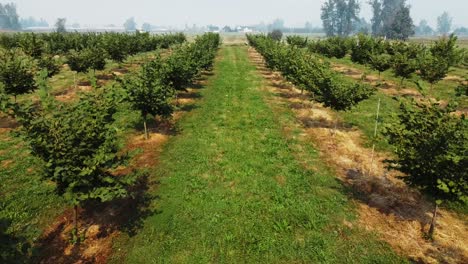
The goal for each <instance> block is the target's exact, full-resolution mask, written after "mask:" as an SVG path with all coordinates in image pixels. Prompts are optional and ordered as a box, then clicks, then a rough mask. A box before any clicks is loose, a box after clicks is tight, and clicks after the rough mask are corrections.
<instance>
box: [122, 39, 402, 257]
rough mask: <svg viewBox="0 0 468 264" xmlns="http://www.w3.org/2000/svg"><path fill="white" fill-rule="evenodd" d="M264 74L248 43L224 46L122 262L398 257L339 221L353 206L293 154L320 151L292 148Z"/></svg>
mask: <svg viewBox="0 0 468 264" xmlns="http://www.w3.org/2000/svg"><path fill="white" fill-rule="evenodd" d="M262 82H263V80H262V79H261V77H260V76H259V75H258V74H257V73H256V71H255V68H254V66H253V65H252V64H251V63H250V61H249V59H248V53H247V47H244V46H225V47H223V48H222V49H221V51H220V55H219V58H218V61H217V63H216V65H215V70H214V76H212V77H211V78H210V81H209V84H208V85H207V87H206V88H205V89H203V91H202V95H203V99H201V100H200V102H199V103H198V106H199V107H198V108H197V109H195V110H193V111H192V112H191V113H190V114H188V115H187V116H186V117H185V118H183V119H182V120H181V121H180V122H179V128H180V134H179V135H177V136H175V137H174V138H172V140H170V141H169V143H167V145H166V146H165V148H164V151H163V153H162V155H161V160H160V165H159V167H158V169H157V171H155V172H154V174H155V175H154V176H155V177H157V178H159V179H161V185H160V186H159V187H158V190H157V191H156V193H155V194H157V195H159V197H160V198H159V199H158V200H156V201H155V207H156V212H155V213H154V214H153V215H152V216H150V217H149V218H147V219H146V221H145V223H144V227H143V228H142V229H141V230H139V232H138V234H137V235H136V236H135V237H133V238H131V239H130V240H129V241H128V243H127V244H124V245H119V247H120V248H121V250H123V251H124V252H125V253H123V254H121V256H124V257H125V262H127V263H401V262H402V259H400V258H399V257H398V256H396V254H395V253H393V252H392V251H391V250H390V249H389V247H388V246H386V245H385V244H383V243H380V242H378V241H377V240H376V239H375V238H374V237H373V236H372V235H370V234H367V233H365V232H363V231H362V230H358V229H356V228H353V227H349V226H351V225H352V224H349V223H348V224H347V225H345V224H344V223H345V221H348V222H350V223H353V217H354V210H353V207H352V205H351V202H349V201H348V198H347V196H346V194H345V191H344V190H343V187H341V185H340V184H339V183H338V182H337V181H336V180H335V178H334V177H333V176H332V175H330V174H329V173H328V172H327V171H326V170H323V172H313V171H310V170H307V169H306V168H305V167H304V166H303V165H301V163H300V161H298V160H297V157H298V156H309V157H310V158H311V159H315V160H316V159H317V153H316V152H315V151H314V150H313V149H309V148H303V150H302V151H303V153H297V151H298V150H297V148H294V147H292V146H294V145H295V144H296V143H297V142H294V140H293V139H288V138H287V137H285V136H284V135H283V133H282V131H283V124H282V123H281V120H282V119H281V118H278V113H277V112H276V113H274V112H273V110H272V109H271V107H270V106H269V104H268V103H267V102H266V98H268V96H271V95H269V94H268V93H267V92H266V91H264V90H262V89H261V86H262ZM282 111H284V112H283V113H280V114H279V115H282V116H284V117H285V118H286V119H287V117H288V115H289V110H288V109H286V108H284V109H283V110H282ZM317 162H318V161H317ZM316 167H318V168H320V167H323V165H320V164H317V166H316ZM319 171H320V170H319ZM120 261H121V260H118V262H120Z"/></svg>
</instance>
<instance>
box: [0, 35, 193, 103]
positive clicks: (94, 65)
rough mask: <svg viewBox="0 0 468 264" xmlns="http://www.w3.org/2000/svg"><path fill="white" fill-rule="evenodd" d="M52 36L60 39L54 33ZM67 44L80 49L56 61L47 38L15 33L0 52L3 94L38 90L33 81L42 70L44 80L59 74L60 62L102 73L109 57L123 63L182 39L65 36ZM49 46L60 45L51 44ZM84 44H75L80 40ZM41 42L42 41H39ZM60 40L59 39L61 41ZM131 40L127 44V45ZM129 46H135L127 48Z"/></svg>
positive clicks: (180, 37)
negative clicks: (44, 74)
mask: <svg viewBox="0 0 468 264" xmlns="http://www.w3.org/2000/svg"><path fill="white" fill-rule="evenodd" d="M54 35H55V36H59V35H56V34H54ZM66 35H67V37H65V38H69V39H68V41H67V42H70V43H75V44H76V47H79V49H76V50H75V49H72V50H70V51H68V50H67V53H66V54H65V57H66V60H65V61H64V60H61V59H57V58H56V57H55V56H54V55H53V54H48V53H45V52H44V51H45V50H46V49H45V48H44V47H45V46H47V45H49V44H47V43H49V42H45V41H43V38H48V37H51V36H49V35H46V34H44V35H37V34H15V35H11V36H8V37H7V38H11V39H15V40H16V41H15V42H9V43H16V44H15V45H12V46H13V47H12V48H9V49H0V82H1V83H3V86H4V91H5V92H6V93H7V94H9V95H12V96H14V97H16V96H17V95H21V94H25V93H28V92H31V91H34V90H36V89H37V85H36V84H35V78H36V77H37V75H38V73H39V72H41V71H42V70H47V77H51V76H53V75H55V74H57V73H58V72H59V71H60V68H61V65H62V63H63V62H67V63H68V65H69V66H70V68H71V70H73V71H76V72H87V71H89V70H94V71H96V70H102V69H104V67H105V65H106V59H108V58H110V59H113V60H115V61H117V62H122V61H123V60H124V59H125V58H126V57H127V56H129V55H131V54H135V53H138V52H142V51H149V50H152V49H155V48H168V47H169V46H171V45H174V44H182V43H183V42H184V41H185V36H184V35H181V34H175V35H162V36H155V37H153V36H148V35H146V34H136V35H126V34H113V33H112V34H101V35H97V34H83V35H81V36H80V34H75V33H73V34H66ZM53 39H54V37H51V39H50V40H48V41H50V43H53V44H52V45H54V46H61V44H60V43H55V42H54V40H53ZM80 39H81V40H83V43H82V44H80V45H78V43H79V40H80ZM41 40H42V41H41ZM61 40H63V39H62V38H59V39H58V41H59V42H60V41H61ZM129 40H132V41H130V42H126V41H129ZM129 43H130V44H132V43H133V44H134V46H132V47H130V46H129ZM137 43H138V45H137Z"/></svg>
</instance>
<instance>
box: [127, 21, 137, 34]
mask: <svg viewBox="0 0 468 264" xmlns="http://www.w3.org/2000/svg"><path fill="white" fill-rule="evenodd" d="M136 27H137V24H136V22H135V18H134V17H131V18H129V19H127V21H125V23H124V28H125V31H127V32H130V31H136Z"/></svg>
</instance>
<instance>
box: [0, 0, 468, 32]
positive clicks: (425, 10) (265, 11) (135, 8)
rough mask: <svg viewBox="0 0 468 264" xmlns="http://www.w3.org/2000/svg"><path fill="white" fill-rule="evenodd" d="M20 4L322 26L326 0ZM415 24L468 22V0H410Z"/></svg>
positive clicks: (81, 17) (95, 18) (36, 12)
mask: <svg viewBox="0 0 468 264" xmlns="http://www.w3.org/2000/svg"><path fill="white" fill-rule="evenodd" d="M0 2H1V3H7V2H13V3H16V4H17V8H18V13H19V15H20V16H21V17H28V16H34V17H36V18H44V19H46V20H47V21H48V22H49V23H51V24H53V22H54V21H55V20H56V19H57V18H58V17H66V18H67V20H68V22H69V23H74V22H78V23H81V24H82V25H105V24H116V25H121V24H122V23H123V22H124V21H125V20H126V19H127V18H128V17H132V16H133V17H135V19H136V21H137V23H139V24H140V25H141V24H142V23H143V22H149V23H151V24H155V25H165V26H169V25H173V26H179V27H181V26H183V25H184V24H186V23H187V24H189V25H192V24H197V25H207V24H215V25H220V26H223V25H246V24H247V25H248V24H256V23H259V22H262V21H263V22H265V23H269V22H271V21H272V20H273V19H275V18H282V19H284V20H285V22H286V25H289V26H299V25H303V24H304V23H305V22H306V21H310V22H312V23H313V24H314V25H316V26H318V25H321V21H320V6H321V5H322V3H323V2H324V0H169V1H167V0H166V1H161V0H6V1H5V0H0ZM360 2H361V6H362V8H361V9H362V10H361V16H364V17H366V18H368V20H369V18H370V17H371V12H370V7H369V5H368V4H367V2H368V0H361V1H360ZM407 2H408V3H409V4H410V5H411V6H412V9H411V13H412V16H413V19H414V21H415V23H418V22H419V20H421V19H427V20H428V21H429V23H430V24H431V25H433V26H434V25H435V24H436V18H437V16H439V15H440V14H441V13H442V12H443V11H448V12H449V14H450V15H451V16H452V17H453V18H454V21H453V22H454V24H455V25H464V26H468V13H467V12H468V0H407Z"/></svg>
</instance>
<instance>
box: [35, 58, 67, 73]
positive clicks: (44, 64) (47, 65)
mask: <svg viewBox="0 0 468 264" xmlns="http://www.w3.org/2000/svg"><path fill="white" fill-rule="evenodd" d="M37 65H38V66H39V68H40V69H46V70H47V76H48V77H52V76H54V75H56V74H57V73H59V72H60V67H61V66H62V64H61V63H60V61H59V60H58V59H56V58H55V57H54V56H51V55H42V57H40V58H39V59H38V60H37Z"/></svg>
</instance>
